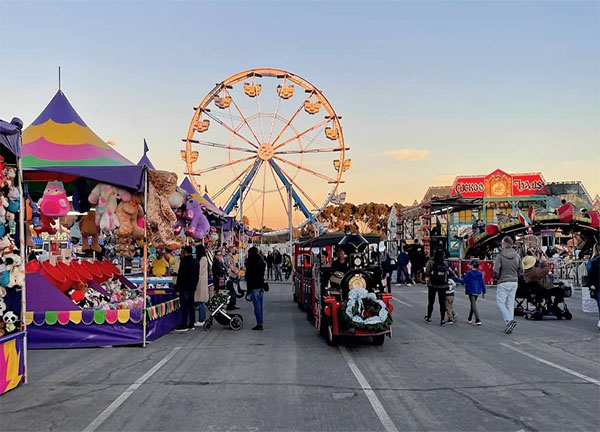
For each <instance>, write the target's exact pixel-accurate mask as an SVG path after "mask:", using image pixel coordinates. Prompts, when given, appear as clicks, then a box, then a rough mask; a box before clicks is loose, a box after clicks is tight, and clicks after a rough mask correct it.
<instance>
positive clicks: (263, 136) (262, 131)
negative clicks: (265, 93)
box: [256, 92, 265, 142]
mask: <svg viewBox="0 0 600 432" xmlns="http://www.w3.org/2000/svg"><path fill="white" fill-rule="evenodd" d="M256 106H257V108H258V119H259V120H260V134H261V135H260V136H261V137H262V139H263V142H264V140H265V126H264V124H263V119H262V116H261V115H260V92H259V93H258V94H257V95H256Z"/></svg>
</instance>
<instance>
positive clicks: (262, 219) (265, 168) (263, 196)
mask: <svg viewBox="0 0 600 432" xmlns="http://www.w3.org/2000/svg"><path fill="white" fill-rule="evenodd" d="M262 168H263V185H262V211H261V214H260V216H261V217H260V228H261V229H262V227H264V226H265V195H266V186H267V167H266V165H265V164H263V167H262Z"/></svg>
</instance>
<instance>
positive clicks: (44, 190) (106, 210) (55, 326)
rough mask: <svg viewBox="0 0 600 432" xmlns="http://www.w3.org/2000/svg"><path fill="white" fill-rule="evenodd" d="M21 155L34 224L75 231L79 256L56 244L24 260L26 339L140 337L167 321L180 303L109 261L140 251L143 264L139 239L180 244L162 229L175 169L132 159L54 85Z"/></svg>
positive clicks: (169, 325) (69, 343)
mask: <svg viewBox="0 0 600 432" xmlns="http://www.w3.org/2000/svg"><path fill="white" fill-rule="evenodd" d="M23 163H24V170H25V173H26V174H25V177H26V181H27V186H28V194H27V198H28V200H27V202H28V213H29V217H28V218H27V219H28V221H29V222H30V223H31V225H32V227H33V230H34V231H35V232H36V233H42V232H46V233H48V234H50V235H54V234H56V232H57V231H62V230H68V232H69V233H70V236H71V237H75V236H74V233H78V234H79V238H80V240H77V243H81V247H82V251H81V252H82V255H83V256H84V258H81V260H79V259H77V257H76V255H75V254H74V252H73V251H72V250H65V249H64V248H63V249H59V248H60V246H57V247H56V248H53V249H52V250H51V254H50V257H49V259H48V260H47V261H44V262H41V263H40V262H38V261H37V260H33V261H30V262H28V263H27V268H28V273H27V280H28V282H29V283H30V285H31V288H32V291H31V292H30V293H28V295H27V302H28V304H30V305H31V306H30V307H29V310H28V314H27V322H29V323H30V329H29V330H30V337H31V338H32V343H31V344H30V347H32V348H60V347H78V346H106V345H124V344H145V342H146V340H152V339H154V338H156V337H159V336H160V335H161V334H164V333H166V332H168V331H170V330H171V329H173V328H174V327H175V326H176V325H177V323H178V321H179V311H178V308H179V306H178V302H177V301H176V300H170V301H168V302H164V303H161V304H150V302H149V301H148V297H147V295H146V294H147V283H146V280H144V281H143V284H142V286H141V287H140V286H136V285H134V284H132V283H131V282H130V281H128V280H127V279H126V278H124V277H123V276H122V275H121V274H120V273H121V271H120V270H119V269H118V268H117V267H116V266H114V265H113V264H112V263H111V260H112V259H115V261H116V260H118V258H119V257H123V256H133V255H135V254H136V253H138V254H139V253H140V252H139V251H141V250H143V259H144V263H147V259H146V252H147V248H148V243H147V242H145V241H144V239H145V238H150V239H151V240H152V242H153V244H154V246H155V247H159V248H167V247H171V248H178V247H181V242H180V241H179V240H178V239H176V238H175V236H174V235H173V233H172V232H170V233H169V230H168V229H167V228H170V223H171V219H170V218H173V219H174V215H173V214H168V212H166V210H165V208H164V206H165V204H166V205H167V207H168V195H169V194H170V193H172V191H174V189H175V186H176V181H177V176H176V175H175V174H174V173H168V172H163V171H155V170H150V169H149V168H148V167H147V166H146V165H145V164H138V165H134V164H132V163H131V162H130V161H129V160H127V159H126V158H124V157H123V156H122V155H120V154H119V153H118V152H117V151H116V150H115V149H113V148H112V147H111V146H110V145H109V144H107V143H105V142H104V141H102V140H101V139H100V138H99V137H98V136H97V135H96V134H95V133H94V132H93V131H92V130H91V129H90V128H89V127H88V126H87V125H86V123H85V122H84V121H83V120H82V119H81V117H80V116H79V115H78V114H77V112H76V111H75V110H74V109H73V107H72V106H71V104H70V103H69V101H68V100H67V99H66V97H65V95H64V94H63V92H62V91H60V90H59V91H58V92H57V94H56V95H55V96H54V98H53V99H52V101H51V102H50V103H49V104H48V106H47V107H46V108H45V109H44V111H43V112H42V113H41V114H40V116H38V118H37V119H36V120H35V121H34V122H33V124H32V125H31V126H29V127H28V128H27V129H26V130H25V131H24V133H23ZM99 238H103V239H104V247H101V246H100V242H99ZM102 256H105V257H107V258H108V259H104V260H102V261H101V260H100V259H99V257H102ZM146 266H147V264H146ZM145 274H147V273H145ZM144 279H145V278H144Z"/></svg>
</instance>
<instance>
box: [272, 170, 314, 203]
mask: <svg viewBox="0 0 600 432" xmlns="http://www.w3.org/2000/svg"><path fill="white" fill-rule="evenodd" d="M279 169H280V170H281V172H282V173H283V175H285V176H286V177H287V179H288V180H289V181H290V182H291V183H292V184H293V185H294V187H295V188H296V189H298V190H299V191H300V192H301V193H302V195H304V197H305V198H306V199H307V200H308V201H309V202H310V203H311V204H312V205H313V207H314V208H315V209H319V206H318V205H317V203H316V202H315V201H314V200H313V199H312V198H311V197H310V196H308V194H307V193H306V192H304V190H303V189H302V188H301V187H300V186H298V183H296V182H295V181H294V178H293V177H292V176H291V175H289V174H288V173H287V172H286V171H285V170H284V169H283V168H282V167H281V166H279Z"/></svg>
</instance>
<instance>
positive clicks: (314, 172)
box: [273, 156, 338, 183]
mask: <svg viewBox="0 0 600 432" xmlns="http://www.w3.org/2000/svg"><path fill="white" fill-rule="evenodd" d="M273 159H277V160H278V161H281V162H283V163H285V164H287V165H290V166H293V167H294V168H298V169H299V170H302V171H304V172H307V173H309V174H312V175H314V176H315V177H319V178H321V179H323V180H327V181H328V182H329V183H337V182H338V181H337V179H334V178H332V177H329V176H326V175H325V174H321V173H320V172H317V171H313V170H311V169H309V168H305V167H303V166H302V165H298V164H297V163H294V162H291V161H288V160H285V159H283V158H281V157H279V156H273Z"/></svg>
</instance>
